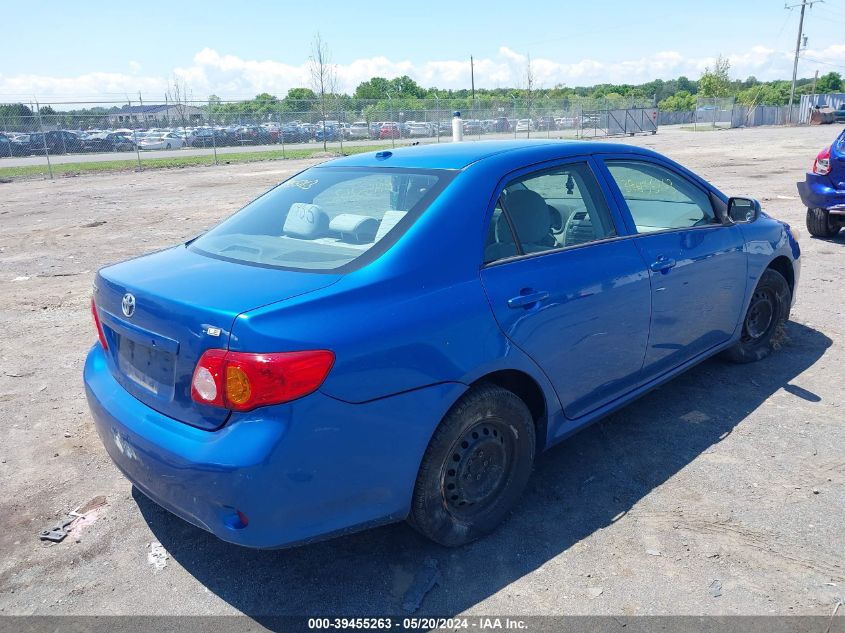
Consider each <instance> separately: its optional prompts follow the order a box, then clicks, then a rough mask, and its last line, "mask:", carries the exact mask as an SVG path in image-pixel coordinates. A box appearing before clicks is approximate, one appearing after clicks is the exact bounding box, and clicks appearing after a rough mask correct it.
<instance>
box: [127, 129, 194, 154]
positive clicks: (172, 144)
mask: <svg viewBox="0 0 845 633" xmlns="http://www.w3.org/2000/svg"><path fill="white" fill-rule="evenodd" d="M183 147H185V139H184V138H182V137H181V136H179V135H178V134H175V133H173V132H167V133H166V134H160V133H159V134H151V135H148V136H145V137H144V138H143V139H141V140H140V141H138V149H145V150H150V149H181V148H183Z"/></svg>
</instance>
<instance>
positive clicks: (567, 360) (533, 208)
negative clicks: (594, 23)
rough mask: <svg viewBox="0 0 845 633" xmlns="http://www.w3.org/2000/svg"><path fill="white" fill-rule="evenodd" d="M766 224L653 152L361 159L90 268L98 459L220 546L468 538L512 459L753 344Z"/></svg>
mask: <svg viewBox="0 0 845 633" xmlns="http://www.w3.org/2000/svg"><path fill="white" fill-rule="evenodd" d="M799 262H800V259H799V247H798V243H797V241H796V237H795V235H794V233H793V232H792V231H791V230H790V228H789V226H788V225H786V224H784V223H783V222H779V221H777V220H775V219H772V218H770V217H769V216H767V215H766V214H764V213H762V212H761V210H760V206H759V203H757V202H756V201H755V200H752V199H748V198H728V197H726V196H725V195H724V194H722V193H721V192H719V191H718V190H716V189H715V188H714V187H713V186H712V185H710V184H708V183H707V182H706V181H704V180H702V179H701V178H700V177H698V176H696V175H695V174H693V173H691V172H689V171H688V170H686V169H684V168H683V167H681V166H680V165H678V164H676V163H674V162H673V161H671V160H669V159H667V158H665V157H663V156H661V155H659V154H657V153H654V152H652V151H649V150H646V149H641V148H637V147H629V146H625V145H617V144H602V143H567V142H556V141H505V142H498V141H497V142H477V143H453V144H442V145H428V146H419V147H410V148H405V149H396V150H394V151H382V152H376V153H369V154H360V155H357V156H353V157H348V158H342V159H339V160H334V161H330V162H327V163H324V164H322V165H319V166H316V167H312V168H310V169H307V170H305V171H303V172H302V173H299V174H297V175H296V176H294V177H292V178H290V179H289V180H286V181H285V182H283V183H281V184H280V185H278V186H277V187H275V188H273V189H272V190H270V191H269V192H267V193H266V194H265V195H263V196H261V197H259V198H258V199H256V200H255V201H253V202H252V203H250V204H249V205H247V206H246V207H245V208H244V209H242V210H241V211H240V212H238V213H236V214H234V215H233V216H231V217H230V218H229V219H227V220H225V221H224V222H222V223H221V224H219V225H218V226H217V227H215V228H213V229H211V230H210V231H208V232H207V233H205V234H204V235H202V236H200V237H199V238H197V239H194V240H192V241H189V242H187V243H185V244H180V245H178V246H175V247H173V248H170V249H167V250H163V251H160V252H157V253H153V254H150V255H146V256H144V257H140V258H137V259H133V260H130V261H127V262H123V263H120V264H116V265H113V266H108V267H106V268H103V269H102V270H100V271H99V272H98V274H97V276H96V280H95V283H94V296H93V300H92V306H91V307H92V312H93V318H94V321H95V324H96V328H97V333H98V335H99V342H97V343H96V344H95V345H94V346H93V348H92V349H91V351H90V353H89V355H88V358H87V361H86V364H85V370H84V378H85V386H86V391H87V396H88V401H89V403H90V407H91V410H92V413H93V417H94V420H95V423H96V427H97V430H98V433H99V435H100V438H101V439H102V442H103V444H104V445H105V448H106V450H107V451H108V453H109V455H110V456H111V458H112V459H113V460H114V462H115V464H116V465H117V467H118V468H119V469H120V470H121V471H122V472H123V473H124V474H125V475H126V476H127V477H128V478H129V480H130V481H131V482H132V483H133V484H134V485H135V486H136V487H137V488H138V489H139V490H141V491H142V492H143V493H145V494H146V495H147V496H149V497H150V498H151V499H153V500H154V501H155V502H157V503H158V504H160V505H161V506H163V507H164V508H166V509H168V510H170V511H171V512H173V513H174V514H176V515H178V516H180V517H182V518H183V519H185V520H186V521H189V522H191V523H193V524H194V525H197V526H199V527H201V528H203V529H205V530H208V531H209V532H212V533H213V534H216V535H217V536H218V537H220V538H221V539H224V540H226V541H230V542H233V543H238V544H241V545H246V546H250V547H262V548H264V547H279V546H284V545H290V544H294V543H302V542H307V541H311V540H314V539H317V538H325V537H328V536H332V535H337V534H342V533H346V532H350V531H353V530H358V529H362V528H365V527H368V526H373V525H377V524H383V523H388V522H392V521H400V520H404V519H407V520H408V521H409V522H410V523H411V525H412V526H414V527H415V528H416V529H417V530H419V531H420V532H421V533H422V534H424V535H426V536H427V537H429V538H431V539H433V540H434V541H436V542H438V543H441V544H444V545H450V546H451V545H460V544H463V543H467V542H469V541H472V540H473V539H476V538H478V537H480V536H482V535H484V534H486V533H488V532H490V531H492V530H493V529H494V528H495V527H496V526H497V525H498V524H499V523H500V522H501V521H502V520H503V519H504V518H505V516H506V515H507V514H508V513H509V511H510V510H511V509H512V508H513V507H514V505H515V504H516V503H517V501H518V500H519V498H520V496H521V494H522V492H523V489H524V487H525V485H526V482H527V481H528V478H529V476H530V473H531V469H532V464H533V462H534V459H535V457H536V455H537V454H538V453H539V452H541V451H543V450H545V449H547V448H549V447H550V446H552V445H554V444H556V443H557V442H560V441H561V440H563V439H564V438H566V437H567V436H569V435H571V434H572V433H574V432H576V431H578V430H579V429H581V428H583V427H585V426H586V425H588V424H590V423H592V422H594V421H596V420H598V419H599V418H601V417H602V416H605V415H607V414H608V413H610V412H611V411H614V410H616V409H618V408H619V407H621V406H623V405H625V404H626V403H628V402H630V401H631V400H633V399H634V398H637V397H639V396H641V395H643V394H644V393H646V392H647V391H649V390H650V389H653V388H654V387H656V386H658V385H660V384H661V383H664V382H666V381H667V380H669V379H671V378H672V377H673V376H676V375H677V374H678V373H679V372H682V371H684V370H686V369H688V368H690V367H692V366H693V365H695V364H696V363H699V362H701V361H702V360H704V359H706V358H708V357H710V356H713V355H714V354H716V353H722V354H723V355H724V356H726V357H727V358H728V359H731V360H734V361H737V362H749V361H753V360H757V359H760V358H763V357H765V356H767V355H768V354H769V353H770V352H771V351H772V347H773V346H772V341H773V337H775V336H776V334H777V332H778V329H779V328H781V327H782V326H783V324H784V322H785V321H786V320H787V318H788V316H789V311H790V308H791V305H792V298H793V297H794V295H795V289H796V284H797V283H798V277H799Z"/></svg>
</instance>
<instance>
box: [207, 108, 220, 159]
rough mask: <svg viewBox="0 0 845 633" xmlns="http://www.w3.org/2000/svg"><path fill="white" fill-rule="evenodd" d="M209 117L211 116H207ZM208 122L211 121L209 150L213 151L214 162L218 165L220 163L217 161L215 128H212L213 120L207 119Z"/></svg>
mask: <svg viewBox="0 0 845 633" xmlns="http://www.w3.org/2000/svg"><path fill="white" fill-rule="evenodd" d="M209 119H211V117H209ZM209 123H211V151H212V152H214V164H215V165H220V163H218V162H217V130H215V129H214V122H213V121H211V120H209Z"/></svg>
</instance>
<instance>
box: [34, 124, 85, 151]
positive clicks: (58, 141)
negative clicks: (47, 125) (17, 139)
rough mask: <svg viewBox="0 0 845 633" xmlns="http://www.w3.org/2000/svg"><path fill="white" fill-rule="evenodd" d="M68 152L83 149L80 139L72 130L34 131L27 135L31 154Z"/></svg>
mask: <svg viewBox="0 0 845 633" xmlns="http://www.w3.org/2000/svg"><path fill="white" fill-rule="evenodd" d="M45 146H46V151H47V152H49V153H50V154H70V153H74V152H81V151H82V149H83V144H82V139H81V138H80V137H79V136H78V135H77V134H74V133H73V132H68V131H67V130H50V131H48V132H43V133H42V132H36V133H32V134H30V135H29V151H30V152H32V153H33V154H44V152H45Z"/></svg>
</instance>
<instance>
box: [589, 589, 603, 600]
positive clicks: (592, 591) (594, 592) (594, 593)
mask: <svg viewBox="0 0 845 633" xmlns="http://www.w3.org/2000/svg"><path fill="white" fill-rule="evenodd" d="M603 593H604V587H588V588H587V595H588V596H590V598H591V599H595V598H598V597H599V596H600V595H602V594H603Z"/></svg>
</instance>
